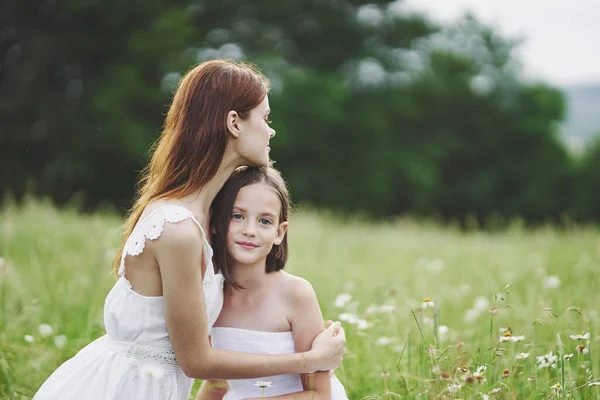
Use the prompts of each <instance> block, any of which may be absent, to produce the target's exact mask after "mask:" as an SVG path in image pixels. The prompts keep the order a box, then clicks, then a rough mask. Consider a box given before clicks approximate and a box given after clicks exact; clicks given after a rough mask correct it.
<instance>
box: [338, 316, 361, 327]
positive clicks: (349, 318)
mask: <svg viewBox="0 0 600 400" xmlns="http://www.w3.org/2000/svg"><path fill="white" fill-rule="evenodd" d="M338 318H339V319H340V321H344V322H347V323H349V324H353V325H354V324H356V323H358V321H359V320H360V318H359V317H358V315H356V314H352V313H341V314H340V315H339V316H338Z"/></svg>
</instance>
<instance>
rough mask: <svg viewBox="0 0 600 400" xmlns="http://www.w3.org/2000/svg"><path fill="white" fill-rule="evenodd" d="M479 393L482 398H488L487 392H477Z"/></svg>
mask: <svg viewBox="0 0 600 400" xmlns="http://www.w3.org/2000/svg"><path fill="white" fill-rule="evenodd" d="M479 394H480V395H481V398H482V399H483V400H490V396H488V395H487V394H485V393H479Z"/></svg>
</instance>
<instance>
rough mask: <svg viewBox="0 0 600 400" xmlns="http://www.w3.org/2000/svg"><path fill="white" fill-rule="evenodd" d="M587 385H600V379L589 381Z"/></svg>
mask: <svg viewBox="0 0 600 400" xmlns="http://www.w3.org/2000/svg"><path fill="white" fill-rule="evenodd" d="M588 386H600V381H596V382H590V383H588Z"/></svg>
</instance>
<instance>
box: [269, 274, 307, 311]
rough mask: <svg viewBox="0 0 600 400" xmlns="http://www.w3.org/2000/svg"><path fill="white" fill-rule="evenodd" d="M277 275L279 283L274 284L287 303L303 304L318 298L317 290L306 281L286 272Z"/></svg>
mask: <svg viewBox="0 0 600 400" xmlns="http://www.w3.org/2000/svg"><path fill="white" fill-rule="evenodd" d="M276 274H277V275H278V276H276V280H277V282H274V283H276V284H277V286H278V287H279V288H280V293H281V295H282V297H283V298H284V299H286V300H287V301H289V302H291V303H293V304H301V303H302V302H304V301H306V300H309V299H313V298H314V297H316V294H315V290H314V289H313V287H312V285H311V283H310V282H309V281H307V280H306V279H304V278H301V277H299V276H296V275H293V274H290V273H288V272H284V271H277V272H276Z"/></svg>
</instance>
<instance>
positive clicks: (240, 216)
mask: <svg viewBox="0 0 600 400" xmlns="http://www.w3.org/2000/svg"><path fill="white" fill-rule="evenodd" d="M242 218H244V217H243V216H242V214H238V213H235V214H233V215H232V216H231V219H242Z"/></svg>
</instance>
